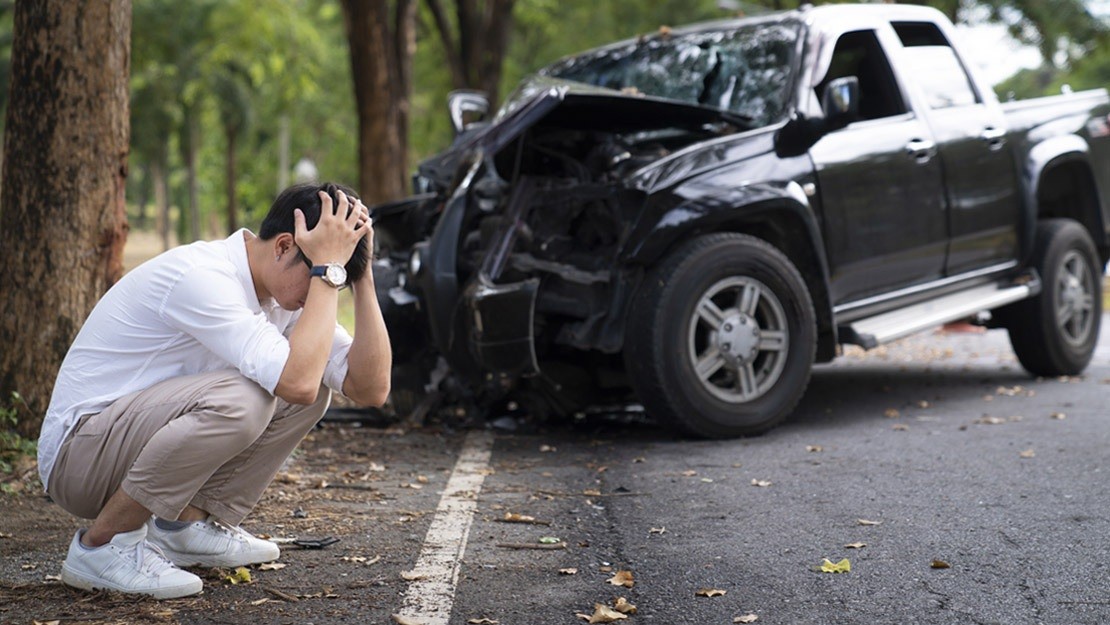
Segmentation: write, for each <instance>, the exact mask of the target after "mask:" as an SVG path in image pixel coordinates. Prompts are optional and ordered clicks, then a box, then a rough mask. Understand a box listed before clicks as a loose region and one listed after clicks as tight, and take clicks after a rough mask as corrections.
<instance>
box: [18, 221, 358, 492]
mask: <svg viewBox="0 0 1110 625" xmlns="http://www.w3.org/2000/svg"><path fill="white" fill-rule="evenodd" d="M246 232H247V231H246V230H240V231H238V232H236V233H235V234H233V235H231V236H230V237H228V238H227V239H224V240H222V241H211V242H198V243H193V244H191V245H185V246H182V247H178V248H175V249H173V250H170V251H168V252H166V253H164V254H161V255H159V256H157V257H155V258H153V259H151V260H149V261H147V262H146V263H144V264H142V265H140V266H139V267H137V268H136V269H134V270H132V271H131V272H129V273H128V274H127V275H125V276H124V277H123V279H121V280H120V281H119V282H118V283H116V284H115V285H114V286H113V287H112V288H111V289H109V290H108V292H107V293H106V294H105V295H104V297H103V298H102V299H101V300H100V302H98V303H97V305H96V307H95V308H93V311H92V313H91V314H90V315H89V318H88V319H87V320H86V321H85V324H84V325H83V326H82V327H81V331H80V332H79V333H78V334H77V338H76V339H74V341H73V345H72V346H71V347H70V349H69V352H68V353H67V354H66V357H65V360H64V361H63V362H62V368H61V370H60V371H59V372H58V379H57V381H56V382H55V384H54V393H53V395H52V396H51V399H50V408H49V409H48V410H47V412H46V417H45V418H44V419H43V424H42V432H41V434H40V436H39V446H38V457H39V475H40V476H41V478H42V483H43V485H44V486H46V485H48V484H49V479H50V471H51V470H52V469H53V467H54V460H55V459H56V457H57V454H58V449H59V448H60V447H61V445H62V442H63V441H65V438H66V436H67V435H68V434H69V431H70V430H71V429H72V428H73V426H74V425H76V423H77V421H78V419H80V417H81V416H82V415H86V414H96V413H98V412H101V411H102V410H104V409H105V408H107V407H108V406H109V405H111V404H112V403H113V402H114V401H116V400H117V399H119V398H120V397H123V396H125V395H129V394H131V393H134V392H136V391H141V390H143V389H146V388H149V387H150V386H153V385H154V384H157V383H158V382H162V381H164V380H168V379H171V378H178V377H182V376H187V375H193V374H196V373H204V372H208V371H216V370H219V369H238V370H239V372H240V373H242V374H243V375H244V376H245V377H247V378H249V379H251V380H254V381H255V382H257V383H258V384H259V385H260V386H261V387H262V388H264V389H266V390H267V391H269V392H270V393H273V392H274V388H276V387H277V383H278V379H279V378H280V377H281V372H282V370H283V369H284V368H285V362H286V360H288V358H289V340H288V338H287V337H288V335H289V332H290V331H291V330H292V328H293V325H294V324H295V323H296V321H297V319H298V318H299V317H300V314H301V313H300V311H299V310H298V311H292V312H291V311H287V310H284V309H282V308H281V307H280V306H278V305H277V303H276V302H274V301H273V300H272V299H268V300H267V301H265V302H259V301H258V296H257V294H256V293H255V290H254V281H253V279H252V277H251V271H250V265H249V264H248V263H247V249H246V238H245V237H246ZM351 342H352V339H351V336H350V335H349V334H348V333H347V331H346V330H344V329H343V327H342V326H340V325H338V324H336V328H335V336H334V339H333V341H332V347H331V355H330V356H329V358H328V364H327V368H326V369H325V371H324V379H323V382H324V384H325V385H327V386H328V387H329V388H331V389H332V390H334V391H337V392H342V389H343V380H344V379H345V378H346V376H347V352H348V351H350V347H351Z"/></svg>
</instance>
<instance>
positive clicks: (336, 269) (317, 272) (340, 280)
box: [308, 263, 347, 289]
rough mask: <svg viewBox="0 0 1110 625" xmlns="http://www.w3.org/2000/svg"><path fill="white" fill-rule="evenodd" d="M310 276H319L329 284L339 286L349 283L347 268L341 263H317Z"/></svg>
mask: <svg viewBox="0 0 1110 625" xmlns="http://www.w3.org/2000/svg"><path fill="white" fill-rule="evenodd" d="M308 275H310V276H313V277H315V276H319V277H320V279H322V280H323V281H324V283H325V284H327V285H328V286H332V287H335V288H337V289H338V288H339V287H341V286H343V285H344V284H347V270H346V269H344V268H343V265H340V264H339V263H328V264H326V265H316V266H315V267H313V268H312V271H310V272H309V274H308Z"/></svg>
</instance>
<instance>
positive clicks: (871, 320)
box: [839, 273, 1041, 349]
mask: <svg viewBox="0 0 1110 625" xmlns="http://www.w3.org/2000/svg"><path fill="white" fill-rule="evenodd" d="M1040 290H1041V282H1040V279H1039V278H1037V277H1036V274H1035V273H1034V274H1033V275H1028V274H1026V275H1024V276H1022V279H1019V280H1017V281H1015V282H1007V283H1002V284H987V285H983V286H978V287H974V288H971V289H967V290H964V291H958V292H956V293H952V294H950V295H945V296H943V297H938V298H936V299H932V300H929V301H927V302H922V303H920V304H914V305H913V306H908V307H906V308H900V309H898V310H894V311H891V312H888V313H883V314H881V315H876V316H874V317H868V318H866V319H860V320H859V321H856V322H854V323H852V324H851V325H849V326H841V327H840V330H839V333H840V341H841V342H842V343H850V344H853V345H859V346H860V347H863V348H864V349H871V348H873V347H878V346H879V345H881V344H883V343H887V342H889V341H893V340H895V339H900V338H902V337H904V336H909V335H910V334H913V333H915V332H919V331H921V330H926V329H928V328H931V327H935V326H939V325H943V324H945V323H948V322H950V321H956V320H959V319H966V318H968V317H971V316H972V315H975V314H977V313H980V312H983V311H987V310H991V309H994V308H998V307H999V306H1005V305H1006V304H1010V303H1012V302H1016V301H1019V300H1023V299H1025V298H1027V297H1032V296H1034V295H1036V294H1037V293H1039V292H1040Z"/></svg>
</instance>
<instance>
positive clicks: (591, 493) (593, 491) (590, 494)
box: [582, 488, 601, 497]
mask: <svg viewBox="0 0 1110 625" xmlns="http://www.w3.org/2000/svg"><path fill="white" fill-rule="evenodd" d="M582 494H583V495H585V496H587V497H600V496H601V491H599V490H597V489H596V488H587V489H586V490H584V491H582Z"/></svg>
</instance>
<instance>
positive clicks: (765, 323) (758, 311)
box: [687, 276, 790, 404]
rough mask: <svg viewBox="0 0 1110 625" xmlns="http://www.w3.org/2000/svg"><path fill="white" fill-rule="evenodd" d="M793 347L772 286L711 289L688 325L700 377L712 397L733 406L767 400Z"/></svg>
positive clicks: (735, 284)
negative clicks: (790, 347)
mask: <svg viewBox="0 0 1110 625" xmlns="http://www.w3.org/2000/svg"><path fill="white" fill-rule="evenodd" d="M789 346H790V332H789V329H788V327H787V324H786V313H785V311H784V309H783V306H782V303H781V302H780V301H779V299H778V297H777V296H776V295H775V293H774V291H772V290H771V289H770V288H768V287H767V285H765V284H763V283H762V282H760V281H759V280H756V279H754V278H749V277H746V276H732V277H728V278H724V279H722V280H719V281H717V282H716V283H715V284H713V286H711V287H709V289H707V290H706V291H705V292H704V293H703V294H702V296H701V297H700V298H699V299H698V302H697V304H696V305H695V306H694V309H693V312H692V314H691V316H690V320H689V322H688V324H687V353H688V357H689V361H690V365H691V366H692V367H693V371H694V375H695V376H696V377H697V379H698V381H699V382H700V383H701V385H702V387H703V388H704V389H705V390H706V391H708V392H709V393H710V394H711V395H713V396H714V397H716V398H717V399H720V400H722V401H725V402H729V403H734V404H743V403H748V402H751V401H754V400H756V399H759V398H760V397H762V396H764V395H765V394H767V392H768V391H769V390H770V389H771V388H772V387H773V386H774V385H775V383H776V382H778V379H779V377H780V376H781V375H782V371H783V369H784V368H785V366H786V355H787V351H788V348H789Z"/></svg>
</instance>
